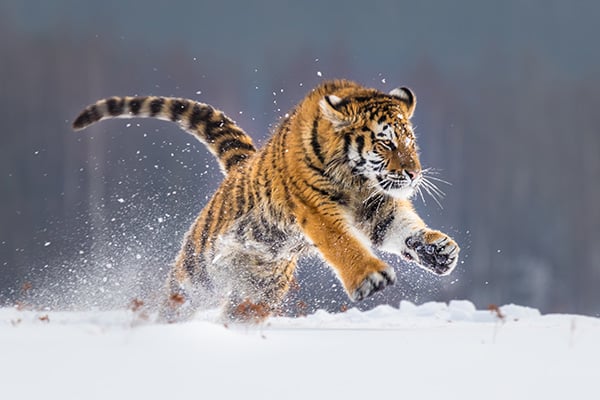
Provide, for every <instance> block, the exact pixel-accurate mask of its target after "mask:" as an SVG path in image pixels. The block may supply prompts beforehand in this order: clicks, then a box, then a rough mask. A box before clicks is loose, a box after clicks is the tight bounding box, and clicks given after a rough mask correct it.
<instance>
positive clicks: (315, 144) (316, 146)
mask: <svg viewBox="0 0 600 400" xmlns="http://www.w3.org/2000/svg"><path fill="white" fill-rule="evenodd" d="M318 128H319V118H318V117H317V118H315V120H314V122H313V128H312V137H311V138H310V145H311V146H312V149H313V152H314V153H315V155H316V156H317V158H318V159H319V161H321V164H325V157H323V154H322V153H321V144H320V143H319V137H318V134H319V130H318Z"/></svg>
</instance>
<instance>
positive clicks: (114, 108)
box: [106, 97, 125, 117]
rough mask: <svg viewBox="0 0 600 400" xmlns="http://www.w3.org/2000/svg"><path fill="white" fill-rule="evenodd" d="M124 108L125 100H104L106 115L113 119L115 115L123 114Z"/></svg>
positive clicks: (114, 98) (115, 98) (116, 98)
mask: <svg viewBox="0 0 600 400" xmlns="http://www.w3.org/2000/svg"><path fill="white" fill-rule="evenodd" d="M124 107H125V99H120V98H118V97H113V98H110V99H108V100H106V108H107V109H108V113H109V114H110V115H112V116H113V117H115V116H117V115H122V114H123V109H124Z"/></svg>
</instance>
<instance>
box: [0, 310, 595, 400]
mask: <svg viewBox="0 0 600 400" xmlns="http://www.w3.org/2000/svg"><path fill="white" fill-rule="evenodd" d="M132 308H133V309H136V310H135V311H133V310H119V311H85V312H59V311H31V310H17V309H15V308H3V309H0V399H61V400H66V399H143V400H149V399H165V398H174V397H178V398H180V397H181V398H186V399H188V398H189V399H192V398H193V399H254V398H256V399H259V398H260V399H307V398H310V399H338V398H343V399H365V398H369V399H375V398H412V399H438V398H443V399H445V400H446V399H461V400H466V399H478V400H479V399H482V398H484V399H486V400H488V399H544V400H547V399H561V400H562V399H565V398H577V399H578V400H579V399H598V398H600V390H599V389H598V386H597V382H596V379H597V378H598V376H600V361H599V360H600V340H599V339H600V319H597V318H591V317H585V316H578V315H564V314H562V315H560V314H555V315H541V314H540V312H539V311H538V310H535V309H531V308H527V307H522V306H516V305H506V306H502V307H493V306H492V307H490V309H489V310H488V309H486V310H477V309H476V308H475V306H474V305H473V304H472V303H470V302H468V301H452V302H450V303H448V304H446V303H426V304H423V305H414V304H411V303H408V302H402V303H401V304H400V307H399V308H394V307H390V306H380V307H377V308H375V309H373V310H370V311H366V312H360V311H358V310H356V309H350V310H348V311H346V312H343V313H338V314H330V313H326V312H324V311H319V312H316V313H315V314H312V315H309V316H306V317H301V318H283V317H275V318H270V319H269V320H268V321H267V322H265V323H263V324H260V325H255V326H247V325H246V326H232V325H225V324H223V323H221V322H219V319H218V313H217V312H216V311H211V312H206V313H202V314H199V315H198V316H197V317H196V318H195V319H194V320H192V321H189V322H185V323H179V324H171V325H166V324H156V323H153V322H152V317H151V316H150V317H148V316H147V315H146V314H145V312H144V311H143V310H142V309H137V308H136V307H132Z"/></svg>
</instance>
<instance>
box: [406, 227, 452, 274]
mask: <svg viewBox="0 0 600 400" xmlns="http://www.w3.org/2000/svg"><path fill="white" fill-rule="evenodd" d="M406 246H407V247H408V248H409V249H410V250H412V252H411V253H416V255H417V257H418V259H417V260H415V261H416V262H417V263H419V264H420V265H421V266H422V267H423V268H425V269H426V270H428V271H430V272H433V273H434V274H436V275H448V274H449V273H450V272H452V270H453V269H454V267H456V263H457V262H458V253H459V252H460V248H459V247H458V244H456V242H455V241H454V240H452V238H451V237H450V236H448V235H446V234H445V233H442V232H440V231H430V230H427V231H423V232H420V233H418V234H416V235H414V236H410V237H409V238H408V239H406Z"/></svg>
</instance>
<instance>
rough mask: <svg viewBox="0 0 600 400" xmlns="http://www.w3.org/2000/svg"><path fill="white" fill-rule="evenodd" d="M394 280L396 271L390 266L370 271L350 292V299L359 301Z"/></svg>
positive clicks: (392, 282)
mask: <svg viewBox="0 0 600 400" xmlns="http://www.w3.org/2000/svg"><path fill="white" fill-rule="evenodd" d="M394 282H396V272H394V270H393V269H392V268H390V267H387V268H386V269H384V270H381V271H377V272H371V273H370V274H369V275H367V277H366V278H365V279H364V280H363V281H362V282H361V283H360V284H359V285H358V287H357V288H356V289H354V291H353V292H352V293H351V294H350V299H351V300H352V301H361V300H364V299H366V298H367V297H369V296H371V295H372V294H374V293H376V292H379V291H381V290H383V289H384V288H386V287H387V286H389V285H393V284H394Z"/></svg>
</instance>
